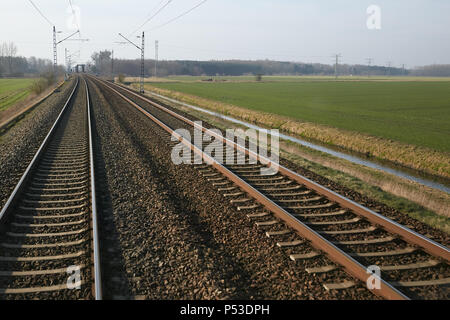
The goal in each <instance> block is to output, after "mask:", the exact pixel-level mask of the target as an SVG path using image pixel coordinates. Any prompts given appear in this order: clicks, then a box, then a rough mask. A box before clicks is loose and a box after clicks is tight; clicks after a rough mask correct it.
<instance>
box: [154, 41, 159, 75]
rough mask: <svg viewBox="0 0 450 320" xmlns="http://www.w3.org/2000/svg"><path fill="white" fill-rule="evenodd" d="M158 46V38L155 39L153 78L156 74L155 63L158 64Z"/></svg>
mask: <svg viewBox="0 0 450 320" xmlns="http://www.w3.org/2000/svg"><path fill="white" fill-rule="evenodd" d="M158 47H159V42H158V40H156V41H155V78H156V77H157V76H158V73H157V71H158V69H157V65H158Z"/></svg>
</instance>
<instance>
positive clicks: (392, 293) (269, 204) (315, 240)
mask: <svg viewBox="0 0 450 320" xmlns="http://www.w3.org/2000/svg"><path fill="white" fill-rule="evenodd" d="M103 84H104V85H105V86H107V87H108V88H109V89H110V90H112V91H113V92H114V93H116V94H117V95H119V96H120V97H121V98H122V99H124V100H125V101H126V102H128V103H129V104H130V105H132V106H133V107H135V108H136V109H138V110H139V111H141V112H142V113H143V114H144V115H145V116H147V117H148V118H149V119H150V120H152V121H153V122H155V123H156V124H157V125H159V126H160V127H161V128H163V129H164V130H165V131H167V132H168V133H169V134H171V135H173V136H174V137H176V138H177V139H178V141H180V142H181V143H183V144H184V145H186V146H187V147H188V148H190V149H191V150H192V151H193V152H195V153H196V154H198V155H200V156H202V158H203V159H204V160H205V162H206V163H207V164H209V165H212V166H213V167H214V168H215V169H217V170H218V171H219V172H220V173H222V174H223V175H224V176H225V177H227V178H228V179H229V180H231V181H232V182H234V183H235V184H236V185H238V186H239V187H240V188H241V189H242V190H244V191H245V192H247V193H248V194H249V195H251V196H252V197H253V198H255V200H256V201H258V202H259V203H260V204H262V205H263V206H265V207H266V208H267V209H268V210H270V211H271V212H272V213H274V214H275V215H276V216H277V217H279V218H280V219H281V220H283V221H284V222H285V223H286V224H287V225H289V226H290V227H292V228H293V229H294V230H296V231H297V232H298V233H299V234H300V235H301V236H302V237H304V238H306V239H308V240H309V241H311V244H312V245H313V246H314V247H315V248H317V249H320V250H321V251H323V252H325V253H326V254H327V255H328V256H329V257H330V259H331V260H333V261H335V262H337V263H338V264H339V265H341V266H343V267H344V269H345V270H346V271H347V272H348V273H349V274H351V275H353V276H354V277H355V278H357V279H359V280H361V281H363V282H367V280H368V279H369V278H370V277H371V275H372V274H371V273H368V272H367V269H366V268H365V267H364V266H363V265H361V264H360V263H359V262H358V261H356V260H355V259H353V258H352V257H351V256H350V255H348V254H347V253H345V252H344V251H342V250H341V249H339V248H338V247H336V246H335V245H334V244H332V243H331V242H330V241H328V240H326V239H325V238H324V237H322V236H321V235H320V234H318V233H317V232H315V231H314V230H312V229H311V228H309V227H308V226H307V225H306V224H304V223H303V222H301V221H299V220H297V219H296V218H295V217H294V216H292V215H291V214H290V213H288V212H287V211H286V210H284V209H283V208H281V207H280V206H278V205H277V204H276V203H274V202H273V201H272V200H270V199H269V198H267V197H266V196H265V195H264V194H262V193H261V192H260V191H258V190H256V189H255V188H254V187H252V186H251V185H250V184H248V183H247V182H245V181H244V180H242V179H241V178H240V177H238V176H237V175H236V174H234V173H233V172H232V171H230V170H229V169H227V168H226V167H225V166H223V165H222V164H220V163H219V162H217V161H216V160H215V159H214V158H212V157H211V156H209V155H208V154H206V153H204V152H203V150H201V149H199V148H198V147H197V146H195V145H194V144H192V143H191V142H190V141H188V140H186V139H185V138H184V137H183V136H181V135H180V134H178V133H176V132H175V131H174V130H173V129H172V128H170V127H169V126H168V125H166V124H165V123H163V122H162V121H161V120H159V119H158V118H157V117H155V116H154V115H152V114H150V113H149V112H148V111H146V110H144V109H143V108H142V107H141V106H139V105H138V104H137V103H135V102H134V101H132V100H130V99H129V98H128V97H126V96H125V95H123V94H121V93H120V92H118V91H117V90H115V89H114V88H112V87H111V86H108V85H107V84H105V83H103ZM369 290H370V291H372V292H373V293H374V294H376V295H379V296H382V297H383V298H386V299H390V300H408V299H409V298H408V297H407V296H406V295H404V294H403V293H402V292H400V291H399V290H397V289H396V288H395V287H394V286H392V285H391V284H390V283H388V282H386V281H385V280H383V279H380V288H379V289H369Z"/></svg>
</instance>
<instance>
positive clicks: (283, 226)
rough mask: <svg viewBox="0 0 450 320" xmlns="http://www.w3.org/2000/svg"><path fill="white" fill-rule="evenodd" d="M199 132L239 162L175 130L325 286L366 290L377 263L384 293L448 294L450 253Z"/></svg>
mask: <svg viewBox="0 0 450 320" xmlns="http://www.w3.org/2000/svg"><path fill="white" fill-rule="evenodd" d="M91 79H92V81H95V82H96V83H97V84H99V85H101V86H103V87H104V88H106V90H108V91H109V92H110V93H111V96H113V95H116V96H120V97H121V99H124V100H125V101H127V102H128V103H129V104H130V105H132V106H133V107H135V108H137V109H138V110H139V111H141V112H142V113H143V114H144V115H146V116H147V117H148V118H150V119H151V120H152V121H153V122H155V123H156V124H158V125H159V126H160V127H161V128H163V129H164V130H166V131H167V133H168V134H169V136H168V139H170V136H172V135H173V134H174V132H173V129H174V128H186V129H188V130H190V131H191V132H192V131H193V128H194V123H193V122H192V121H191V120H189V119H187V118H185V117H183V116H181V115H180V114H178V113H176V112H174V111H172V110H170V109H169V108H166V107H164V106H162V105H160V104H159V103H156V102H155V101H152V100H150V99H148V98H146V97H143V96H141V95H139V94H137V93H136V92H133V91H131V90H129V89H127V88H124V87H121V86H117V85H114V84H110V83H106V82H103V81H100V80H98V79H95V78H91ZM202 130H203V131H204V133H205V134H207V135H210V136H213V137H215V138H217V139H221V141H222V143H223V145H224V150H225V148H228V149H230V150H231V152H232V154H233V155H232V156H231V158H232V159H233V160H237V159H241V160H243V161H244V162H243V164H239V165H227V164H224V165H222V164H220V163H218V162H217V161H215V160H214V159H213V158H211V157H210V156H208V155H206V154H205V153H204V152H203V150H200V149H198V148H197V147H196V146H194V145H192V144H191V143H190V141H187V140H185V139H184V138H183V137H182V136H180V135H176V134H175V136H177V138H178V140H179V141H181V142H182V143H184V144H185V145H186V146H187V147H188V148H190V149H191V150H192V151H193V152H194V153H195V154H196V156H201V157H203V159H204V160H205V161H206V162H207V164H203V165H199V166H197V168H198V170H200V171H201V172H202V174H203V175H204V176H205V177H206V178H207V179H208V180H209V181H210V183H212V185H213V186H214V187H216V188H217V190H218V191H219V192H220V193H222V194H223V196H224V198H225V199H226V200H227V201H230V202H231V203H232V204H234V205H235V206H236V207H237V209H238V210H240V211H241V212H243V214H244V215H245V216H246V217H247V218H249V219H252V220H253V221H254V222H255V223H256V225H257V226H258V227H259V228H261V229H263V230H264V231H265V232H266V234H267V236H268V237H271V238H273V239H274V242H275V243H276V245H277V246H278V247H281V248H283V249H284V250H286V255H287V257H289V259H291V260H293V261H300V260H301V261H302V262H306V264H307V265H308V266H307V267H306V271H307V272H308V273H311V274H316V275H319V276H321V277H322V278H323V279H324V287H325V288H326V289H327V290H347V289H350V288H353V287H357V286H359V287H366V282H367V281H368V280H369V281H372V280H373V279H374V277H373V274H372V270H374V267H375V268H379V271H380V272H381V275H380V277H379V278H378V280H379V283H378V286H375V287H373V288H369V289H370V290H371V291H372V292H373V293H375V294H377V295H379V296H381V297H383V298H386V299H409V298H413V299H426V298H432V299H448V298H450V297H449V295H450V290H449V284H450V267H449V259H450V251H449V249H448V248H447V247H446V246H444V245H441V244H439V243H436V242H434V241H433V240H431V239H428V238H426V237H424V236H422V235H420V234H418V233H416V232H414V231H412V230H410V229H408V228H407V227H405V226H402V225H400V224H398V223H396V222H394V221H392V220H390V219H387V218H385V217H384V216H382V215H380V214H378V213H376V212H374V211H372V210H370V209H368V208H366V207H364V206H362V205H360V204H358V203H355V202H353V201H351V200H350V199H348V198H346V197H344V196H342V195H339V194H337V193H335V192H333V191H331V190H329V189H327V188H325V187H323V186H321V185H320V184H318V183H316V182H314V181H311V180H309V179H307V178H306V177H303V176H301V175H299V174H297V173H295V172H292V171H291V170H289V169H287V168H285V167H282V166H281V167H280V168H279V170H278V171H273V172H272V173H270V174H268V175H261V174H260V170H261V168H264V167H268V166H269V165H270V164H271V163H270V160H268V159H265V158H263V157H261V156H259V155H258V154H255V153H253V152H252V151H250V150H248V149H247V148H244V147H243V146H240V145H238V144H236V143H235V142H234V141H230V140H226V139H224V138H222V137H221V136H219V135H217V134H216V133H214V132H212V131H210V130H208V129H206V128H202ZM250 160H251V161H250ZM311 246H312V247H313V248H314V249H313V250H311ZM369 267H370V268H369ZM371 283H372V284H376V282H371Z"/></svg>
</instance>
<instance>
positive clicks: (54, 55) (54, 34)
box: [53, 26, 88, 73]
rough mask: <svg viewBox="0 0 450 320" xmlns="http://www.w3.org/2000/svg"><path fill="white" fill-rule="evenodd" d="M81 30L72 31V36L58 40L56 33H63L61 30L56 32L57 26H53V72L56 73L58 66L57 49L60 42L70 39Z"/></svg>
mask: <svg viewBox="0 0 450 320" xmlns="http://www.w3.org/2000/svg"><path fill="white" fill-rule="evenodd" d="M79 32H80V30H77V31H76V32H74V33H72V34H71V35H70V36H68V37H65V38H64V39H62V40H61V41H58V42H56V34H57V33H61V31H59V32H56V27H55V26H53V72H55V73H56V68H57V67H58V56H57V55H58V50H57V46H58V44H60V43H61V42H63V41H66V40H68V39H69V38H72V37H73V36H74V35H76V34H77V33H79ZM78 40H79V41H88V39H78Z"/></svg>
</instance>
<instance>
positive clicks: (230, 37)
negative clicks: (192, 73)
mask: <svg viewBox="0 0 450 320" xmlns="http://www.w3.org/2000/svg"><path fill="white" fill-rule="evenodd" d="M161 1H162V4H164V3H165V2H167V1H168V0H146V1H143V0H126V1H125V0H72V3H73V5H74V6H76V7H79V8H80V12H81V15H80V17H81V18H80V26H81V32H82V33H81V37H82V38H89V39H90V41H89V42H76V41H72V42H65V43H62V44H61V45H59V47H58V57H59V61H58V62H59V63H63V61H64V48H68V49H69V50H70V51H71V52H75V51H78V50H81V56H80V58H79V59H78V62H85V61H87V60H88V59H89V57H90V55H91V54H92V52H94V51H98V50H102V49H109V50H111V49H114V51H115V56H116V57H121V58H138V57H139V55H140V53H139V51H138V50H137V49H136V48H134V47H132V46H130V45H120V44H115V43H114V42H116V41H121V39H120V37H119V36H118V33H119V32H122V33H123V34H125V35H128V34H130V33H131V32H132V31H133V30H135V29H136V28H137V27H139V25H141V24H142V23H143V22H144V21H145V20H146V18H147V17H149V16H150V15H151V14H152V13H154V12H155V11H156V10H154V8H155V6H157V5H158V4H159V3H161ZM33 2H34V3H35V4H36V5H37V6H38V7H39V8H40V9H41V11H42V13H43V14H44V15H45V16H46V17H47V18H48V19H49V20H50V21H51V22H52V23H54V24H56V27H57V29H58V30H61V31H63V33H61V34H59V35H58V37H59V39H62V38H63V37H64V36H67V35H69V34H70V33H72V32H73V31H72V30H70V28H69V26H68V23H67V22H68V20H69V19H70V12H71V10H70V6H69V1H68V0H67V1H66V0H33ZM199 2H201V0H173V1H172V2H171V3H170V4H169V5H168V6H167V7H166V8H165V9H164V10H163V11H161V13H159V14H158V15H157V16H156V17H155V18H154V19H152V20H151V21H150V22H149V23H148V24H146V25H145V27H144V28H142V29H143V30H145V31H146V41H147V42H146V48H147V51H146V58H153V57H154V41H155V40H156V39H157V40H159V43H160V50H159V57H160V59H192V60H210V59H266V58H267V59H273V60H282V61H302V62H321V63H329V64H331V63H333V58H332V55H333V54H335V53H340V54H342V62H343V63H365V61H366V58H369V57H371V58H373V59H374V64H377V65H386V64H387V62H388V61H391V62H392V64H393V65H395V66H400V65H401V64H403V63H404V64H406V65H407V66H408V67H413V66H417V65H425V64H433V63H450V1H448V0H370V1H366V0H276V1H275V0H208V1H207V2H206V3H204V4H203V5H202V6H200V7H198V8H197V9H195V10H194V11H192V12H190V13H189V14H187V15H186V16H184V17H182V18H180V19H178V20H176V21H175V22H173V23H170V24H168V25H166V26H164V27H161V28H157V29H155V27H157V26H159V25H161V24H163V23H165V22H166V21H169V20H170V19H172V18H174V17H176V16H177V15H179V14H181V13H183V12H185V11H186V10H188V9H190V8H192V7H193V6H195V5H196V4H198V3H199ZM372 4H375V5H378V6H379V7H380V9H381V30H369V29H368V27H367V24H366V22H367V19H368V17H369V15H368V14H367V12H366V10H367V8H368V7H369V6H370V5H372ZM72 25H74V24H72ZM142 29H140V30H141V31H142ZM137 33H139V32H137ZM137 33H136V34H137ZM136 34H135V35H133V36H132V39H133V40H135V41H136V42H139V41H140V40H139V39H137V38H136ZM75 38H78V36H76V37H75ZM2 41H14V42H15V43H16V44H17V46H18V48H19V54H20V55H24V56H32V55H33V56H37V57H42V58H51V57H52V45H51V43H52V32H51V26H50V24H49V23H48V22H47V21H46V20H45V19H44V18H43V17H41V16H40V15H39V13H38V12H37V11H36V10H35V9H34V8H33V7H32V5H31V4H30V2H29V1H28V0H14V1H7V0H0V42H2Z"/></svg>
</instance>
